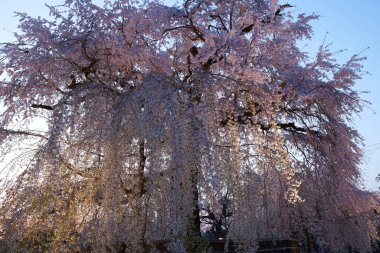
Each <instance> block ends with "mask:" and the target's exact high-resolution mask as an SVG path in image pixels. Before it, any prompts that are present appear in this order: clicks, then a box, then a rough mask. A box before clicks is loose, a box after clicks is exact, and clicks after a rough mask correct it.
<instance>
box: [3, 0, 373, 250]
mask: <svg viewBox="0 0 380 253" xmlns="http://www.w3.org/2000/svg"><path fill="white" fill-rule="evenodd" d="M48 8H49V9H50V18H49V19H44V18H40V17H39V18H33V17H30V16H28V15H27V14H25V13H19V14H18V16H19V17H20V24H19V29H20V31H19V32H18V33H17V35H16V41H14V42H12V43H7V44H4V45H3V46H2V47H1V52H0V53H1V65H0V72H1V73H2V77H3V79H2V81H1V83H0V99H1V101H2V102H3V110H2V114H1V117H0V144H1V146H0V149H1V155H2V157H6V156H7V154H8V156H9V152H10V150H12V148H14V147H24V148H23V149H22V150H26V151H25V152H22V154H21V152H19V153H20V154H19V155H20V156H19V157H18V158H17V159H14V160H12V161H10V162H9V163H8V165H7V166H6V167H5V169H4V170H3V171H7V173H8V175H9V176H8V177H7V178H6V179H4V180H3V182H2V184H3V192H2V202H1V209H0V224H1V233H0V243H1V244H2V245H0V247H3V249H4V250H8V251H10V252H25V251H26V252H202V250H204V249H205V248H206V247H207V244H206V243H203V240H202V237H201V234H206V232H207V230H208V229H209V228H210V224H219V225H218V226H219V227H218V229H219V231H220V232H221V233H222V234H223V236H225V237H226V238H227V239H228V240H232V241H234V242H236V243H238V244H239V245H240V247H241V250H243V252H249V251H254V249H255V245H256V243H257V240H259V239H262V238H271V239H276V238H295V239H298V240H299V241H300V242H301V244H302V248H303V250H304V251H305V252H311V251H312V249H314V250H316V249H318V250H320V251H321V252H338V251H341V250H344V249H356V250H359V251H360V252H366V251H367V250H369V249H370V247H371V241H372V240H374V239H376V238H377V236H378V235H377V230H376V226H378V222H379V218H378V216H377V214H378V213H379V212H380V209H379V203H378V200H377V199H376V197H375V196H374V195H372V194H371V193H369V192H366V191H363V190H361V188H360V185H359V183H360V180H361V177H360V170H359V164H360V162H361V159H362V151H361V148H360V147H361V141H362V140H361V137H360V135H359V134H358V132H357V131H356V130H355V129H354V128H353V127H352V122H351V120H352V118H351V117H352V115H353V114H355V113H359V112H360V111H361V109H362V106H363V101H362V100H361V98H360V93H359V92H358V91H356V90H355V87H354V85H355V82H356V80H358V79H360V78H361V75H362V73H363V72H362V65H361V61H362V60H363V59H364V58H363V57H362V56H360V55H353V56H352V58H351V59H349V60H348V61H347V62H346V63H344V64H338V63H337V62H336V61H335V60H334V52H331V51H330V50H329V47H328V45H321V47H320V49H319V51H318V53H317V55H316V56H315V57H311V56H310V55H309V54H308V53H306V52H303V51H302V49H300V48H299V46H298V44H297V43H298V42H299V41H302V40H305V39H311V38H312V27H311V26H310V24H309V23H310V21H312V20H314V19H317V18H318V16H317V15H306V14H300V15H297V16H296V17H293V15H292V12H291V10H292V8H293V6H291V5H290V4H283V5H280V4H279V3H278V2H277V1H269V0H241V1H233V0H225V1H224V0H221V1H216V0H186V1H184V2H183V3H182V4H181V5H180V6H174V7H170V6H166V5H164V4H162V3H160V2H157V1H150V0H147V1H141V2H140V1H132V0H131V1H128V0H114V1H110V0H108V1H105V2H104V5H103V6H98V5H96V4H93V3H92V1H91V0H66V1H65V2H64V3H63V4H62V5H60V6H48ZM41 121H43V122H44V124H46V126H47V127H46V130H44V131H37V130H36V129H34V128H33V127H34V126H35V125H36V124H35V122H41ZM25 147H27V148H25ZM205 220H208V221H209V222H204V221H205ZM210 221H212V222H210ZM222 221H223V222H224V223H223V225H221V222H222ZM218 222H219V223H218ZM209 234H210V233H209ZM211 234H212V233H211Z"/></svg>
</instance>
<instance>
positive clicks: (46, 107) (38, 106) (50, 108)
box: [32, 104, 54, 111]
mask: <svg viewBox="0 0 380 253" xmlns="http://www.w3.org/2000/svg"><path fill="white" fill-rule="evenodd" d="M32 107H33V108H37V109H45V110H49V111H53V110H54V106H51V105H43V104H32Z"/></svg>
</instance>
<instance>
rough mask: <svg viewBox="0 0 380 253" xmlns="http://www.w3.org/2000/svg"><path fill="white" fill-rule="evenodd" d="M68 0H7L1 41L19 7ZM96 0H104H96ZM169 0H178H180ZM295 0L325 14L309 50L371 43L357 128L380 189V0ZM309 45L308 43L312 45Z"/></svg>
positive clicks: (370, 176) (371, 183) (1, 11)
mask: <svg viewBox="0 0 380 253" xmlns="http://www.w3.org/2000/svg"><path fill="white" fill-rule="evenodd" d="M63 1H64V0H11V1H3V3H2V4H1V8H0V42H9V41H11V40H12V34H13V32H15V31H17V23H18V22H17V21H18V20H17V18H15V17H14V13H13V12H14V11H18V12H27V13H29V14H30V15H31V16H42V17H46V16H47V15H48V10H47V8H46V7H45V6H44V3H48V4H50V5H55V4H60V3H62V2H63ZM94 2H101V0H95V1H94ZM166 2H170V3H173V2H174V1H173V0H171V1H168V0H166ZM280 2H281V3H289V4H292V5H295V6H296V7H295V8H293V10H294V12H295V13H298V12H305V13H312V12H315V13H317V14H320V15H321V18H320V19H319V20H318V21H316V22H313V23H312V24H313V27H314V32H315V36H314V38H313V40H312V41H306V42H302V43H301V45H305V48H304V49H305V50H307V51H310V52H315V50H316V49H317V48H318V46H319V45H320V44H321V43H322V42H323V40H324V38H325V35H326V33H327V32H328V34H327V38H326V41H327V42H331V43H333V44H332V49H334V50H340V49H347V50H346V51H345V52H344V53H341V54H338V55H336V58H337V59H338V62H340V63H343V62H344V61H345V60H347V59H348V58H349V57H350V56H351V55H352V54H355V53H359V52H361V51H362V50H364V49H366V48H367V47H369V49H367V50H366V51H365V52H364V53H363V55H364V56H367V57H368V59H367V61H365V62H364V66H365V70H366V71H368V72H370V75H366V76H364V77H363V79H362V80H360V81H359V82H358V83H357V86H356V89H357V90H361V91H369V92H370V93H366V94H363V96H362V98H363V99H364V100H367V101H369V102H370V103H371V105H368V106H367V107H366V108H365V109H364V111H363V112H362V113H361V114H360V115H357V116H355V118H356V120H355V125H354V126H355V128H356V129H358V131H359V132H360V133H361V135H362V136H363V137H364V140H365V144H366V146H365V147H364V152H365V158H364V163H363V165H362V171H363V179H364V182H365V186H366V188H367V189H369V190H378V188H379V187H380V183H378V182H376V181H375V177H376V176H377V174H379V173H380V18H379V16H380V1H379V0H363V1H360V3H359V2H358V1H355V0H288V1H283V0H281V1H280ZM306 45H307V46H306Z"/></svg>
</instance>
